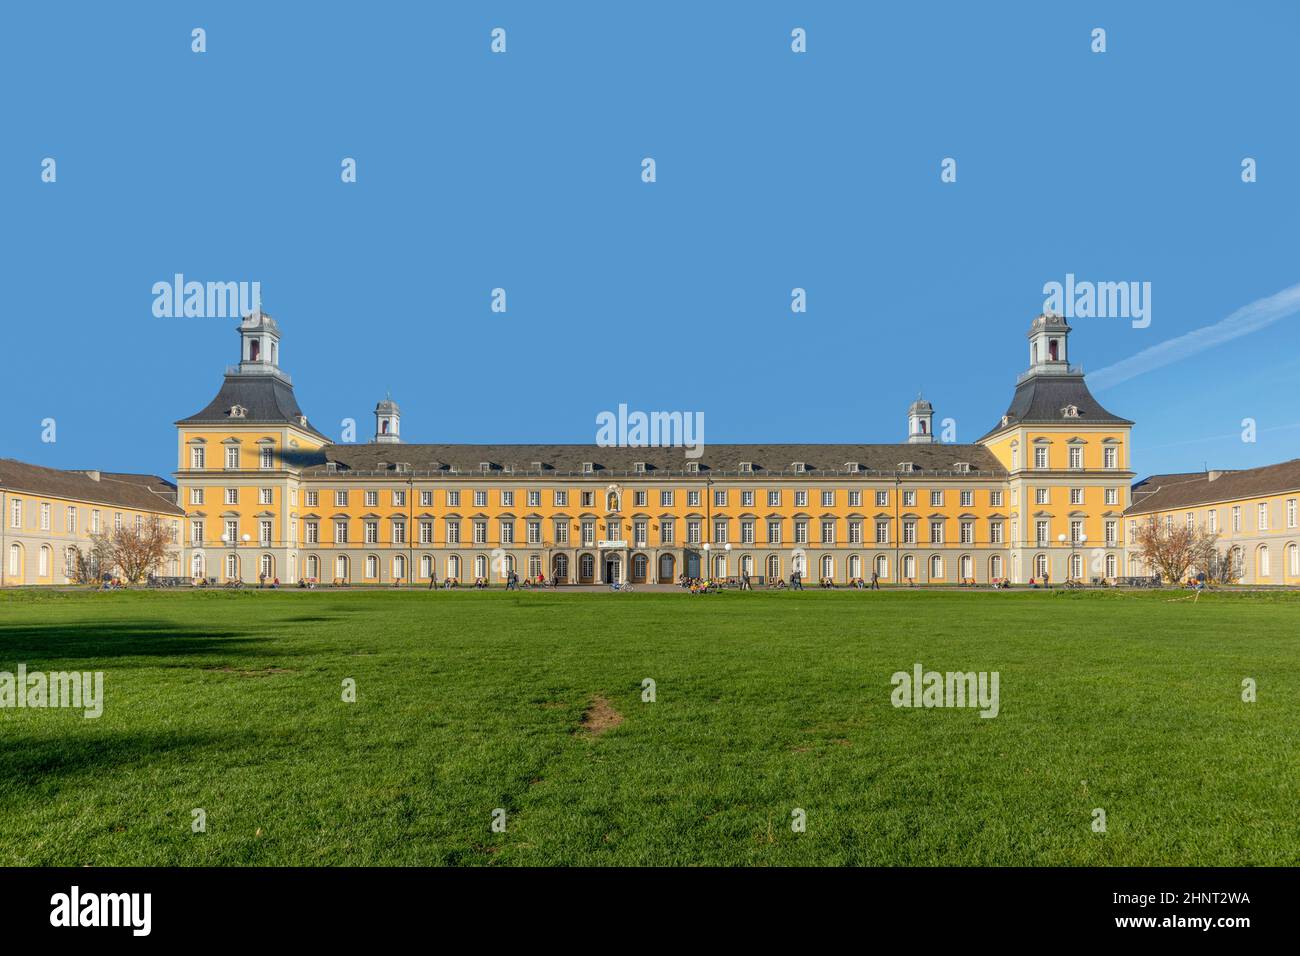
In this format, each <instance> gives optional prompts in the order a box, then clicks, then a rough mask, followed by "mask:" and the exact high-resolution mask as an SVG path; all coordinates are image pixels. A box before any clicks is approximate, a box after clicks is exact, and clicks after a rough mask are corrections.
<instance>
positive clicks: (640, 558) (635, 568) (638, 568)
mask: <svg viewBox="0 0 1300 956" xmlns="http://www.w3.org/2000/svg"><path fill="white" fill-rule="evenodd" d="M648 565H649V562H648V561H647V559H646V556H645V555H644V554H634V555H632V580H633V581H635V582H637V583H638V584H640V583H642V582H644V581H645V573H646V568H647V567H648Z"/></svg>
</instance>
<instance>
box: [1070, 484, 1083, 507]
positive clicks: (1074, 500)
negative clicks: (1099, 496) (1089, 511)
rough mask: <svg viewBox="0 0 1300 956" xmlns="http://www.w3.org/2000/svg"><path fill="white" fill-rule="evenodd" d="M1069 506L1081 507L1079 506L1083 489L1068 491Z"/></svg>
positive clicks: (1081, 501) (1081, 502)
mask: <svg viewBox="0 0 1300 956" xmlns="http://www.w3.org/2000/svg"><path fill="white" fill-rule="evenodd" d="M1070 504H1072V505H1081V504H1083V489H1082V488H1071V489H1070Z"/></svg>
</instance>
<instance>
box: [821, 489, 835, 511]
mask: <svg viewBox="0 0 1300 956" xmlns="http://www.w3.org/2000/svg"><path fill="white" fill-rule="evenodd" d="M822 507H823V508H834V507H835V492H833V491H823V492H822Z"/></svg>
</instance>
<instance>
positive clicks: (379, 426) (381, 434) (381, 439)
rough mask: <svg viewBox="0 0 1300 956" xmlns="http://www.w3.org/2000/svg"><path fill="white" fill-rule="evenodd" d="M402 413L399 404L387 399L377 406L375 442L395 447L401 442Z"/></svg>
mask: <svg viewBox="0 0 1300 956" xmlns="http://www.w3.org/2000/svg"><path fill="white" fill-rule="evenodd" d="M401 433H402V413H401V410H400V409H399V408H398V407H397V403H396V402H395V401H393V400H392V399H391V398H385V399H384V400H383V401H382V402H380V403H379V404H378V405H376V406H375V441H376V442H378V443H380V444H388V445H395V444H398V443H399V442H401V440H402V438H401Z"/></svg>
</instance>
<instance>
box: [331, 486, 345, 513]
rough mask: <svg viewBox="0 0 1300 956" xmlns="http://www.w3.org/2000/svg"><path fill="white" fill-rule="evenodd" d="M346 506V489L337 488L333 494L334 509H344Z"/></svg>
mask: <svg viewBox="0 0 1300 956" xmlns="http://www.w3.org/2000/svg"><path fill="white" fill-rule="evenodd" d="M347 506H348V491H347V489H346V488H338V489H336V490H335V492H334V507H335V508H346V507H347Z"/></svg>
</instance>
